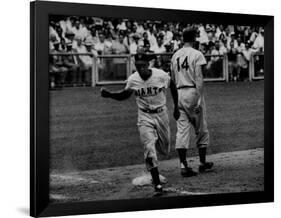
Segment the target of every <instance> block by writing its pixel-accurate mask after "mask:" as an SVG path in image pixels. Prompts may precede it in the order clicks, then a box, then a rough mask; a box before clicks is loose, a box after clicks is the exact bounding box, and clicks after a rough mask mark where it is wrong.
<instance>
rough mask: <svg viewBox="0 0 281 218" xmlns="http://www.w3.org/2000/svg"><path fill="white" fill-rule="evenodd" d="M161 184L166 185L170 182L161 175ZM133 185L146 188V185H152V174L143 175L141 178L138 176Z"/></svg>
mask: <svg viewBox="0 0 281 218" xmlns="http://www.w3.org/2000/svg"><path fill="white" fill-rule="evenodd" d="M159 178H160V182H161V183H163V184H165V183H167V182H168V180H167V179H166V178H165V177H164V176H162V175H159ZM132 183H133V185H134V186H146V185H152V177H151V175H150V173H143V174H142V175H141V176H138V177H136V178H134V179H133V180H132Z"/></svg>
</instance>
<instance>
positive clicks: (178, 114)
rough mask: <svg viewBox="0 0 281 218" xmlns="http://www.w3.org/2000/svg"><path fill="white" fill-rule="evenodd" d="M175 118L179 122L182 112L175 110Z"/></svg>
mask: <svg viewBox="0 0 281 218" xmlns="http://www.w3.org/2000/svg"><path fill="white" fill-rule="evenodd" d="M174 118H175V120H178V119H179V118H180V111H179V109H178V108H177V107H175V108H174Z"/></svg>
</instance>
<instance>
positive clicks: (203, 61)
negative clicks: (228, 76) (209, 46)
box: [195, 52, 207, 65]
mask: <svg viewBox="0 0 281 218" xmlns="http://www.w3.org/2000/svg"><path fill="white" fill-rule="evenodd" d="M206 63H207V62H206V59H205V57H204V55H203V54H202V53H201V52H199V53H198V54H197V56H196V59H195V65H204V64H206Z"/></svg>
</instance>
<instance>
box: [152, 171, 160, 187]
mask: <svg viewBox="0 0 281 218" xmlns="http://www.w3.org/2000/svg"><path fill="white" fill-rule="evenodd" d="M150 173H151V177H152V181H153V184H154V185H155V186H157V185H159V184H161V182H160V177H159V171H158V167H153V168H151V170H150Z"/></svg>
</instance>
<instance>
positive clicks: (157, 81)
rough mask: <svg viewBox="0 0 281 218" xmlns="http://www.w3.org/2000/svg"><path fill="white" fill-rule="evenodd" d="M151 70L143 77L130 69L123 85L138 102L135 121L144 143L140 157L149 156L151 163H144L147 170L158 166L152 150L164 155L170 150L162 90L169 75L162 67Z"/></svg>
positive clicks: (167, 84) (164, 90) (145, 157)
mask: <svg viewBox="0 0 281 218" xmlns="http://www.w3.org/2000/svg"><path fill="white" fill-rule="evenodd" d="M151 70H152V75H151V77H150V78H149V79H147V80H146V81H144V80H143V79H142V78H141V77H140V75H139V74H138V72H135V73H133V74H132V75H131V76H129V78H128V80H127V85H126V88H125V89H131V90H133V91H134V92H135V96H136V102H137V105H138V123H137V125H138V129H139V133H140V139H141V143H142V144H143V146H144V159H145V160H147V159H148V158H150V159H152V163H149V164H148V163H146V166H147V169H148V170H150V169H151V168H153V167H157V166H158V163H157V154H156V150H157V151H158V152H159V153H161V154H165V155H166V154H168V153H169V151H170V128H169V117H168V113H167V108H166V90H167V88H168V86H169V81H170V77H169V75H168V74H167V73H165V72H164V71H163V70H159V69H156V68H151Z"/></svg>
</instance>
